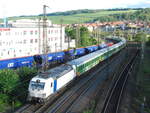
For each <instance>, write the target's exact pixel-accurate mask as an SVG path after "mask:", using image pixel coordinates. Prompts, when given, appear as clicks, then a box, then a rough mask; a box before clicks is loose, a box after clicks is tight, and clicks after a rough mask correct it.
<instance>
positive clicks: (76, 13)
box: [9, 8, 150, 24]
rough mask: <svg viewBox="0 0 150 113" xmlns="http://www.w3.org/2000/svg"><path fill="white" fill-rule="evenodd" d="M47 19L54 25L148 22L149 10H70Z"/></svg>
mask: <svg viewBox="0 0 150 113" xmlns="http://www.w3.org/2000/svg"><path fill="white" fill-rule="evenodd" d="M38 16H42V14H40V15H31V16H19V17H11V18H9V19H13V20H16V19H20V18H31V19H35V18H36V19H37V18H38ZM47 17H48V19H50V20H52V22H53V23H55V24H60V23H61V22H62V23H63V24H72V23H86V22H96V21H99V22H106V21H107V22H108V21H118V20H143V21H150V8H146V9H142V8H136V9H130V8H126V9H97V10H89V9H84V10H72V11H66V12H56V13H47Z"/></svg>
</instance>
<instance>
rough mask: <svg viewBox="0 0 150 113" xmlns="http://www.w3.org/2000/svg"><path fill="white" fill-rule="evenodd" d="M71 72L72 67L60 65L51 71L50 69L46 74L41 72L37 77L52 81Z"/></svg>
mask: <svg viewBox="0 0 150 113" xmlns="http://www.w3.org/2000/svg"><path fill="white" fill-rule="evenodd" d="M71 70H72V66H71V65H68V64H62V65H60V66H58V67H55V68H53V69H50V70H48V71H46V72H42V73H40V74H39V75H38V77H40V78H44V79H47V78H50V77H52V78H53V79H56V78H59V77H60V76H62V75H64V74H66V73H68V72H70V71H71Z"/></svg>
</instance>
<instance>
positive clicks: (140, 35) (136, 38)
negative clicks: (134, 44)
mask: <svg viewBox="0 0 150 113" xmlns="http://www.w3.org/2000/svg"><path fill="white" fill-rule="evenodd" d="M145 38H146V34H145V33H143V32H140V33H137V34H136V35H135V36H134V37H133V40H134V41H138V42H141V41H145Z"/></svg>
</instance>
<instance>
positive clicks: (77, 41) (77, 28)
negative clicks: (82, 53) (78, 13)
mask: <svg viewBox="0 0 150 113" xmlns="http://www.w3.org/2000/svg"><path fill="white" fill-rule="evenodd" d="M79 41H80V27H79V25H77V26H76V48H77V47H78V46H79V45H80V44H79Z"/></svg>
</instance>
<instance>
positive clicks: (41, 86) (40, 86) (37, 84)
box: [31, 81, 45, 90]
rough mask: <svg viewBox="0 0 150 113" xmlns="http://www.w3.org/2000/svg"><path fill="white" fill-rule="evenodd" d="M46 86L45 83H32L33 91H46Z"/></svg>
mask: <svg viewBox="0 0 150 113" xmlns="http://www.w3.org/2000/svg"><path fill="white" fill-rule="evenodd" d="M44 86H45V83H44V82H39V83H38V82H34V81H31V87H32V88H33V89H39V90H44Z"/></svg>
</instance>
